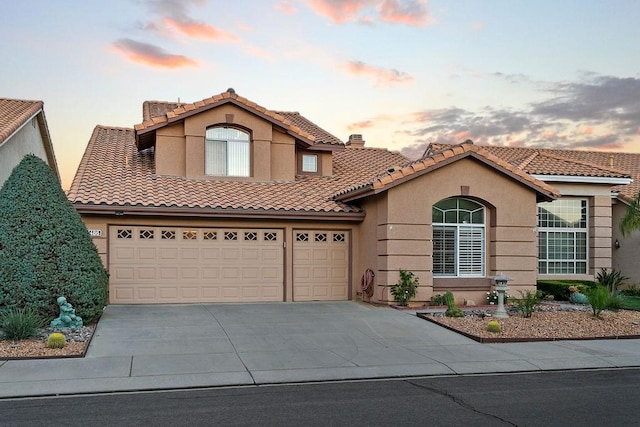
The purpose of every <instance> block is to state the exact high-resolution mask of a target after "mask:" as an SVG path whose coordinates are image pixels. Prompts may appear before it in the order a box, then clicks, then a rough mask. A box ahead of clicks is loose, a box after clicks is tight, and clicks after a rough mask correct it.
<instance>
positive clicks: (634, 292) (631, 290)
mask: <svg viewBox="0 0 640 427" xmlns="http://www.w3.org/2000/svg"><path fill="white" fill-rule="evenodd" d="M620 293H621V294H622V295H625V296H628V297H640V288H638V286H637V285H631V286H629V287H628V288H627V289H622V290H620Z"/></svg>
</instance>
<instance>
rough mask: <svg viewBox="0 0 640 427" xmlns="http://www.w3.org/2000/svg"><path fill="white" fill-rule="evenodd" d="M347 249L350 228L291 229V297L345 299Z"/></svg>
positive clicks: (303, 299) (347, 295)
mask: <svg viewBox="0 0 640 427" xmlns="http://www.w3.org/2000/svg"><path fill="white" fill-rule="evenodd" d="M349 249H350V244H349V231H345V230H293V300H294V301H341V300H348V299H349Z"/></svg>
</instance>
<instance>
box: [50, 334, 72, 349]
mask: <svg viewBox="0 0 640 427" xmlns="http://www.w3.org/2000/svg"><path fill="white" fill-rule="evenodd" d="M65 345H67V340H66V338H65V337H64V335H62V334H61V333H60V332H54V333H52V334H49V337H48V338H47V348H64V346H65Z"/></svg>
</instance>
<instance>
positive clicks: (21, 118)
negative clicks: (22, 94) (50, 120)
mask: <svg viewBox="0 0 640 427" xmlns="http://www.w3.org/2000/svg"><path fill="white" fill-rule="evenodd" d="M42 106H43V103H42V101H25V100H21V99H7V98H0V144H2V143H3V142H4V141H5V140H6V139H7V138H9V137H10V136H11V135H13V133H14V132H15V131H17V130H18V129H20V127H21V126H22V125H23V124H25V122H26V121H27V120H29V119H30V118H32V117H33V116H35V115H36V114H37V113H38V112H39V111H41V110H42Z"/></svg>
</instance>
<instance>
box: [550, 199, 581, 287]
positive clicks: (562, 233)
mask: <svg viewBox="0 0 640 427" xmlns="http://www.w3.org/2000/svg"><path fill="white" fill-rule="evenodd" d="M587 219H588V218H587V200H585V199H559V200H554V201H553V202H546V203H538V273H539V274H587V252H588V250H587V241H588V221H587Z"/></svg>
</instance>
